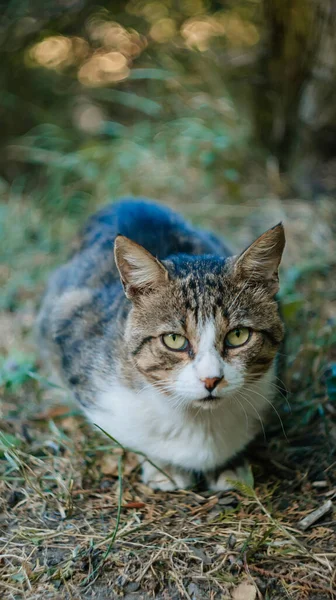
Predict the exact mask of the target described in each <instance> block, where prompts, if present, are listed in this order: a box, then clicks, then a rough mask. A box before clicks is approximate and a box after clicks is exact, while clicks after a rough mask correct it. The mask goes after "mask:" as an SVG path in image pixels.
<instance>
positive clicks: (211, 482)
mask: <svg viewBox="0 0 336 600" xmlns="http://www.w3.org/2000/svg"><path fill="white" fill-rule="evenodd" d="M284 245H285V234H284V228H283V225H282V224H281V223H280V224H278V225H276V226H275V227H273V228H272V229H269V230H268V231H266V232H265V233H263V234H262V235H261V236H260V237H259V238H258V239H257V240H256V241H254V242H253V243H252V245H250V246H249V247H248V248H247V249H246V250H244V251H243V252H242V253H241V254H240V255H237V256H233V255H232V253H231V252H230V250H229V249H228V247H227V246H226V245H225V244H224V243H223V242H222V241H220V239H219V238H217V237H216V236H215V235H213V234H211V233H208V232H206V231H201V230H198V229H196V228H194V227H192V226H191V225H190V224H188V223H187V222H186V221H185V220H184V219H183V218H182V217H181V216H179V215H178V214H177V213H175V212H173V211H172V210H171V209H169V208H167V207H164V206H163V205H160V204H155V203H153V202H149V201H145V200H142V199H140V200H136V199H125V200H122V201H120V202H119V203H115V204H111V205H108V206H106V207H105V208H103V209H101V210H100V211H98V212H97V213H96V214H95V215H93V216H92V217H91V218H90V219H89V221H88V222H87V225H86V226H85V228H84V230H83V232H82V234H81V237H80V239H79V243H78V244H77V247H76V249H75V250H74V251H73V254H72V256H71V258H70V260H69V261H68V262H67V263H66V264H65V265H63V266H61V267H60V268H58V270H56V272H55V273H54V274H53V275H52V277H51V279H50V282H49V285H48V287H47V291H46V294H45V296H44V299H43V301H42V306H41V309H40V313H39V316H38V331H39V344H40V347H41V348H42V349H43V351H44V353H45V355H46V357H47V360H48V361H49V363H50V364H52V365H53V367H54V369H56V372H57V373H58V375H59V376H60V377H61V379H62V381H63V382H64V384H65V385H66V387H67V388H68V389H70V390H71V392H72V393H73V395H74V397H75V398H76V399H77V400H78V401H79V402H80V404H81V405H82V408H83V411H84V413H85V414H86V416H87V417H88V419H89V420H91V421H92V422H93V423H95V424H97V425H98V426H99V427H101V428H102V429H103V430H105V431H106V432H108V433H109V434H110V435H112V436H113V437H114V438H116V439H117V440H118V442H120V443H121V444H122V445H123V446H125V447H130V448H133V449H134V450H136V451H138V452H139V453H144V455H146V456H147V457H148V458H149V459H150V462H149V461H147V460H144V461H143V465H142V477H143V481H144V482H145V483H146V484H147V485H149V486H151V487H152V488H153V489H161V490H174V489H178V488H188V487H190V486H192V485H193V483H194V480H195V479H194V478H195V474H201V475H202V477H203V478H204V480H205V481H206V484H207V485H208V487H209V488H210V489H212V490H214V491H220V490H226V489H229V488H230V487H232V480H234V479H235V478H237V472H236V471H235V470H233V469H228V465H229V464H230V461H232V459H234V457H236V456H238V455H240V453H241V452H242V451H243V450H244V448H245V447H246V446H247V444H248V443H249V442H250V441H251V440H252V439H253V438H254V437H255V436H256V434H258V433H259V432H260V431H261V428H262V427H263V424H262V422H263V419H264V417H265V415H266V413H267V411H268V410H269V407H270V405H271V404H272V399H273V396H274V390H275V385H274V377H275V375H274V370H275V363H276V357H277V352H278V349H279V346H280V344H281V342H282V340H283V337H284V326H283V323H282V321H281V318H280V316H279V310H278V304H277V301H276V299H275V295H276V293H277V291H278V289H279V281H278V267H279V264H280V261H281V257H282V253H283V249H284ZM154 465H156V466H158V467H159V469H156V466H154Z"/></svg>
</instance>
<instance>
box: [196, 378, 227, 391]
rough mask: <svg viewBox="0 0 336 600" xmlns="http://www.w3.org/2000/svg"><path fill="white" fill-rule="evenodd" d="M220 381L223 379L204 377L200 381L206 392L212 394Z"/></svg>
mask: <svg viewBox="0 0 336 600" xmlns="http://www.w3.org/2000/svg"><path fill="white" fill-rule="evenodd" d="M222 379H223V377H205V378H204V379H201V381H202V382H203V383H204V387H205V389H206V390H208V392H213V390H214V389H215V387H217V385H218V384H219V382H220V381H222Z"/></svg>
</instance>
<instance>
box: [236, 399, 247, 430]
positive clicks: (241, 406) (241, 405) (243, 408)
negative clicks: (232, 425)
mask: <svg viewBox="0 0 336 600" xmlns="http://www.w3.org/2000/svg"><path fill="white" fill-rule="evenodd" d="M232 400H234V401H235V402H238V404H239V406H240V408H241V409H242V410H243V412H244V414H245V418H246V431H248V426H249V422H248V414H247V412H246V410H245V407H244V405H243V404H242V403H241V402H240V400H239V398H238V396H233V397H232Z"/></svg>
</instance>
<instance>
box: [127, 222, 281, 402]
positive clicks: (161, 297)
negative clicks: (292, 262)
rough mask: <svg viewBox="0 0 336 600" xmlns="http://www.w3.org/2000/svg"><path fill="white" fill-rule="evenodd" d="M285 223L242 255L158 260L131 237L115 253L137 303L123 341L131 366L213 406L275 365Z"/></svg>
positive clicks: (168, 389)
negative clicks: (279, 281)
mask: <svg viewBox="0 0 336 600" xmlns="http://www.w3.org/2000/svg"><path fill="white" fill-rule="evenodd" d="M283 246H284V234H283V228H282V226H281V225H280V226H277V227H276V228H274V229H272V230H269V231H268V232H266V233H265V234H264V235H263V236H261V238H258V240H257V241H256V242H254V244H252V246H250V248H248V249H247V250H246V251H245V252H244V253H243V254H242V255H241V256H239V257H234V258H230V259H227V260H226V261H225V260H224V259H221V258H216V257H204V258H198V257H184V258H177V259H172V260H171V261H166V262H165V261H164V262H163V263H160V262H159V261H157V260H156V259H154V258H153V257H152V256H151V255H150V254H149V253H148V252H147V251H146V250H144V249H143V248H142V247H140V246H138V245H137V244H135V243H134V242H131V241H130V240H128V239H126V238H117V242H116V260H117V264H118V267H119V270H120V273H121V278H122V281H123V283H124V287H125V292H126V294H127V295H128V296H129V297H130V299H131V300H132V302H133V308H132V311H131V314H130V317H129V320H128V324H127V331H126V334H125V343H126V344H127V349H128V355H129V357H131V362H132V368H133V369H134V368H135V369H136V370H137V372H138V374H140V375H141V378H142V380H144V385H146V384H148V385H150V386H154V387H155V388H156V389H158V390H159V391H160V392H162V393H163V394H164V395H166V396H167V398H169V400H170V402H172V403H173V404H174V405H176V406H179V407H187V406H194V407H202V408H213V407H215V406H217V405H219V404H220V403H222V402H223V401H224V400H225V398H228V397H230V398H232V397H234V395H235V393H237V394H243V390H245V393H246V391H247V390H248V387H249V386H251V385H252V384H253V382H254V381H256V380H257V379H259V378H260V377H262V376H263V375H264V374H266V373H267V372H268V371H269V370H270V369H271V367H272V364H273V361H274V358H275V355H276V352H277V350H278V348H279V344H280V343H281V341H282V339H283V325H282V322H281V320H280V317H279V315H278V307H277V303H276V301H275V300H274V294H275V293H276V291H277V288H278V283H277V281H278V280H277V269H278V265H279V262H280V259H281V254H282V250H283Z"/></svg>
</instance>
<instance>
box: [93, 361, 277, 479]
mask: <svg viewBox="0 0 336 600" xmlns="http://www.w3.org/2000/svg"><path fill="white" fill-rule="evenodd" d="M272 377H273V374H272V372H269V373H267V374H266V375H265V376H264V377H263V378H262V379H261V380H259V381H258V382H257V383H255V384H254V385H253V386H251V385H250V386H249V388H248V391H247V390H245V391H244V393H243V396H240V397H238V396H233V397H227V398H225V399H223V400H222V401H221V403H220V405H219V406H217V407H216V408H214V410H202V409H200V410H198V411H197V410H195V409H192V410H182V409H176V408H175V407H173V406H172V405H171V404H170V402H169V399H167V397H165V396H164V395H163V394H160V393H159V392H156V391H154V390H153V389H149V390H144V391H142V392H140V393H136V392H133V391H131V390H129V389H128V388H126V387H125V386H123V385H120V384H118V383H115V384H112V385H110V386H109V387H108V388H107V389H106V390H105V391H103V392H100V394H99V396H98V398H97V402H96V404H95V406H92V407H90V408H89V409H86V414H87V416H88V418H89V419H90V420H91V421H92V422H93V423H96V424H97V425H99V426H100V427H101V428H102V429H104V430H105V431H107V433H109V434H110V435H112V436H113V437H114V438H115V439H116V440H118V442H120V443H121V444H122V445H123V446H125V447H127V448H132V449H134V450H137V451H140V452H144V453H145V454H146V455H147V456H148V457H149V458H151V459H152V460H153V461H157V462H158V463H160V464H171V465H175V466H178V467H182V468H184V469H187V470H197V471H209V470H211V469H214V468H216V467H218V466H221V465H223V464H224V463H225V462H226V461H227V460H229V459H230V458H231V457H233V456H234V455H235V454H236V453H237V452H239V451H240V450H241V449H243V448H244V446H246V444H247V443H248V442H249V441H250V440H251V439H252V438H253V437H254V436H255V434H256V432H257V431H258V429H260V428H261V423H260V421H261V420H262V419H263V416H264V414H265V410H266V409H267V408H268V407H269V404H270V399H271V397H272V394H271V392H270V389H271V385H270V381H271V380H272Z"/></svg>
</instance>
